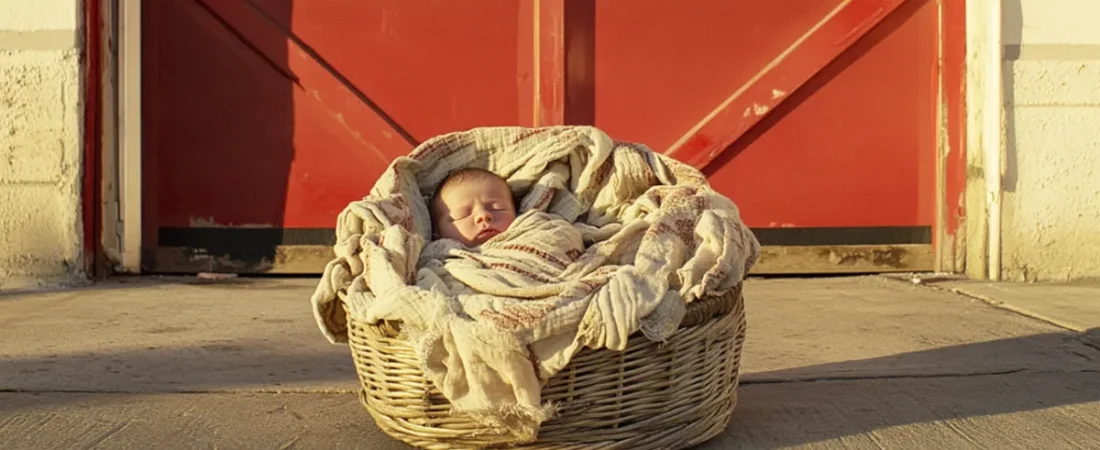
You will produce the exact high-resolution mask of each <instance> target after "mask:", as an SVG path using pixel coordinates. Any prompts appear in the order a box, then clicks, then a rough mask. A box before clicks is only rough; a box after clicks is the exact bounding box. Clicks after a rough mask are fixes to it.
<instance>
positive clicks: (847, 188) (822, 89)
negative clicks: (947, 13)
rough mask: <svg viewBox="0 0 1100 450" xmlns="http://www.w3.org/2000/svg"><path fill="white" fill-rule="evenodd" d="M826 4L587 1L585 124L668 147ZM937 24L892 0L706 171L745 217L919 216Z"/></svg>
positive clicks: (929, 147) (915, 3)
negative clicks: (590, 85) (593, 28)
mask: <svg viewBox="0 0 1100 450" xmlns="http://www.w3.org/2000/svg"><path fill="white" fill-rule="evenodd" d="M838 4H839V2H830V3H827V2H805V1H799V0H785V1H778V2H752V3H748V2H706V1H703V0H697V1H692V2H687V3H685V4H683V5H681V6H682V7H675V6H673V5H672V4H671V3H669V2H663V1H659V0H637V1H634V2H631V3H630V4H629V7H627V6H625V5H621V4H618V3H614V2H610V3H597V5H599V9H598V11H597V17H599V20H600V28H599V30H598V33H597V49H596V54H597V55H599V65H598V66H597V86H599V90H598V91H597V99H596V105H597V109H596V117H597V121H596V123H597V125H598V126H600V127H601V128H603V129H605V130H607V131H608V132H609V133H610V134H611V135H613V136H616V137H617V138H619V139H625V140H633V141H638V142H644V143H646V144H647V145H649V146H650V147H651V148H654V149H656V150H658V151H661V150H664V149H667V148H669V147H671V146H672V144H673V143H674V142H675V141H676V140H677V139H678V138H679V137H681V136H683V135H684V134H685V133H686V132H687V131H688V130H689V129H690V128H691V127H692V126H693V125H694V124H695V123H697V122H698V120H699V118H700V117H702V116H704V115H705V114H706V113H707V112H708V111H710V110H712V109H713V107H714V105H715V104H716V99H720V98H725V96H727V95H729V92H730V91H731V90H732V88H731V86H740V85H744V84H747V83H748V81H749V80H751V79H752V77H753V76H754V75H755V74H756V73H758V72H759V70H760V68H761V67H763V66H765V65H766V64H767V63H768V62H769V61H772V60H773V59H775V55H776V54H778V53H779V52H781V51H782V50H783V49H785V48H787V47H788V46H789V44H790V43H791V42H794V41H795V40H796V39H797V37H798V36H800V35H802V34H804V33H805V31H806V30H807V29H809V28H810V27H811V26H812V25H813V24H815V23H817V22H819V21H820V19H821V18H822V17H825V16H826V15H827V14H828V11H830V10H832V9H833V8H835V7H836V6H837V5H838ZM647 17H661V18H662V19H661V21H662V22H661V23H663V24H664V28H662V29H663V30H675V32H655V31H654V32H638V31H637V30H638V24H639V23H645V18H647ZM852 21H853V23H862V22H861V21H860V20H858V19H857V18H854V17H853V18H852ZM937 26H938V25H937V12H936V5H935V2H934V1H930V0H908V1H906V2H904V3H903V4H902V5H901V6H899V7H898V8H897V9H896V10H895V11H894V13H892V14H890V15H888V16H887V17H886V18H885V19H883V20H882V21H881V22H880V24H879V25H878V26H877V27H875V28H873V29H872V30H871V31H870V32H869V33H867V34H866V35H864V36H863V37H862V38H861V39H858V40H856V41H855V42H854V43H852V44H851V45H850V46H849V47H848V50H847V51H845V52H843V53H841V54H840V55H839V56H838V57H837V58H835V59H834V60H833V61H832V62H831V63H830V64H828V65H827V66H826V67H825V68H823V69H821V70H820V71H818V72H817V73H816V74H815V75H814V76H813V77H811V78H810V80H808V81H807V82H806V83H803V85H802V86H801V88H799V89H797V90H795V91H793V92H791V93H788V94H787V96H788V98H787V99H786V100H785V101H784V102H782V103H780V104H779V105H778V106H776V107H775V108H773V109H771V110H770V111H769V113H768V114H766V115H765V116H764V117H763V118H762V119H761V120H760V122H758V123H757V124H756V125H755V126H754V127H752V128H751V129H750V130H748V131H747V132H746V133H745V134H744V135H743V136H742V137H741V138H740V139H738V140H737V141H736V142H735V143H734V144H733V145H731V146H729V147H727V148H725V150H724V151H723V152H721V153H720V154H719V155H718V156H717V158H716V159H715V160H713V161H712V162H711V164H709V165H707V166H706V167H705V169H704V172H705V173H707V174H708V175H709V176H710V179H711V182H712V183H713V185H714V186H715V187H716V188H717V189H718V190H720V191H721V192H723V193H724V194H726V195H729V196H730V197H732V198H733V199H734V200H735V201H736V202H737V203H738V205H739V206H740V208H741V213H742V216H743V217H744V219H745V220H746V222H747V223H748V224H749V225H750V226H753V227H792V226H793V227H826V226H931V225H932V224H933V222H934V214H935V177H934V173H935V154H936V133H937V130H938V127H937V126H936V124H935V107H936V104H937V99H936V96H935V90H934V84H933V83H934V81H935V78H936V66H937V59H936V58H937V56H936V51H935V50H936V45H937V44H936V43H937V38H938V37H937ZM643 29H644V28H643ZM631 30H634V32H630V31H631ZM719 30H720V32H719ZM847 36H848V35H847V34H845V37H847ZM716 140H717V138H716ZM681 156H682V154H678V155H677V157H681Z"/></svg>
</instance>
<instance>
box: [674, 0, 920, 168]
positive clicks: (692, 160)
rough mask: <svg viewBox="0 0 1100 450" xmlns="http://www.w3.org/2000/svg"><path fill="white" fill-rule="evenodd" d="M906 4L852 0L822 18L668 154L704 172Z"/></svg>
mask: <svg viewBox="0 0 1100 450" xmlns="http://www.w3.org/2000/svg"><path fill="white" fill-rule="evenodd" d="M903 1H904V0H850V1H847V2H842V3H841V4H839V5H837V6H836V7H835V8H834V9H832V10H831V11H828V12H827V13H826V14H825V15H823V16H822V17H820V18H819V19H818V21H817V22H816V23H814V24H812V25H810V27H809V28H808V29H807V30H804V31H802V32H801V34H800V35H798V37H797V38H796V39H794V40H792V41H789V42H787V41H780V42H783V43H784V44H786V45H787V47H786V48H784V49H783V50H781V51H780V52H779V53H778V54H776V55H774V56H772V58H771V59H770V60H769V61H768V62H767V63H766V64H764V65H763V66H762V67H759V68H757V72H756V73H755V74H754V75H753V76H752V78H750V79H749V80H748V81H747V82H745V83H744V84H741V85H740V86H737V87H736V89H735V90H734V91H733V93H732V94H731V95H729V96H728V97H726V98H724V99H722V100H721V102H720V103H719V104H718V106H717V107H716V108H714V109H713V110H711V111H709V112H708V113H707V115H706V116H704V117H702V118H701V120H700V121H699V122H698V123H696V124H695V125H694V126H693V127H692V128H691V130H690V131H688V132H687V133H686V134H684V135H683V136H682V137H681V138H680V139H679V140H678V141H677V142H676V143H674V144H672V146H671V147H669V148H668V149H667V150H665V154H666V155H670V156H676V158H677V159H680V160H681V161H684V162H686V163H688V164H691V165H693V166H695V167H697V168H700V169H702V168H703V167H706V165H707V164H709V163H710V162H711V161H712V160H714V158H715V157H717V156H718V154H719V153H720V152H721V151H722V150H724V149H725V148H726V147H728V146H730V144H733V142H734V141H735V140H737V138H738V137H740V136H741V135H742V134H744V132H745V131H747V130H748V129H749V128H751V127H752V126H753V125H755V124H756V123H757V122H759V121H760V119H761V118H762V117H763V116H764V115H766V114H767V113H768V111H770V110H771V109H772V108H775V107H776V105H778V104H779V103H780V102H782V101H783V100H784V99H786V97H787V96H788V95H789V94H790V93H791V92H794V91H795V90H796V89H798V88H799V87H800V86H802V84H803V83H805V82H806V81H808V80H809V79H810V78H811V77H813V75H814V74H816V73H817V72H818V71H819V70H821V69H822V68H823V67H825V66H826V65H827V64H829V63H830V62H832V61H833V60H834V59H836V58H837V56H839V55H840V54H841V53H843V52H845V51H847V50H848V47H849V46H850V45H851V44H852V42H854V41H856V40H857V39H859V38H860V37H862V36H863V35H864V34H866V33H867V31H868V30H870V29H871V28H872V27H874V26H875V25H877V24H878V23H879V22H880V21H881V20H882V19H883V18H885V17H886V16H887V15H889V14H890V13H891V12H893V11H894V9H895V8H897V7H898V5H900V4H901V3H902V2H903Z"/></svg>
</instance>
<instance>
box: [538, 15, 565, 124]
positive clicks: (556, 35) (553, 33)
mask: <svg viewBox="0 0 1100 450" xmlns="http://www.w3.org/2000/svg"><path fill="white" fill-rule="evenodd" d="M565 2H566V0H534V8H533V10H534V13H535V16H534V18H533V20H534V29H533V30H532V31H533V32H534V39H535V42H536V45H537V47H536V49H535V54H534V61H535V70H534V71H533V72H532V75H534V78H535V81H534V83H535V100H536V104H535V109H534V111H533V112H534V114H535V120H534V122H535V125H536V126H545V125H561V124H564V123H565V33H566V28H565Z"/></svg>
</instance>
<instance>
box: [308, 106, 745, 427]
mask: <svg viewBox="0 0 1100 450" xmlns="http://www.w3.org/2000/svg"><path fill="white" fill-rule="evenodd" d="M464 167H480V168H486V169H488V170H490V171H493V172H495V173H497V174H499V175H501V176H502V177H504V178H505V179H506V180H507V181H508V184H509V185H510V187H511V188H512V190H513V192H514V193H515V194H516V195H517V198H518V199H520V203H519V205H517V206H518V210H519V211H520V216H519V217H517V219H516V221H515V222H514V223H513V224H512V225H511V227H510V228H509V229H508V230H506V231H505V232H504V233H501V234H499V235H497V236H494V237H493V238H492V239H490V240H489V241H487V242H485V243H484V244H482V245H481V246H480V247H477V248H465V247H464V246H462V245H461V244H459V243H458V242H456V241H453V240H447V239H443V240H438V241H433V242H427V240H428V238H429V237H430V236H431V217H430V215H429V212H428V207H427V200H426V198H427V197H429V196H430V195H431V193H432V192H433V190H434V189H435V187H436V186H437V185H438V184H439V183H440V182H441V181H442V180H443V178H444V177H446V176H447V174H449V173H450V172H451V171H453V170H456V169H459V168H464ZM336 234H337V244H336V246H335V253H336V258H335V259H333V260H332V261H331V262H330V263H329V264H328V265H327V266H326V267H325V271H324V274H323V277H322V279H321V282H320V283H319V284H318V286H317V289H316V291H315V292H314V294H313V297H312V303H313V310H314V315H315V317H316V319H317V321H318V325H319V326H320V328H321V330H322V332H323V333H324V334H325V336H326V337H327V338H328V339H329V340H330V341H332V342H346V339H347V334H346V333H347V329H346V318H345V314H351V315H352V316H354V317H356V318H357V319H359V320H365V321H369V322H376V321H380V320H400V321H402V322H403V328H402V329H403V332H404V333H406V336H407V338H408V339H410V340H411V342H412V343H413V345H414V347H415V348H416V349H417V352H418V356H419V357H420V360H421V362H422V366H423V370H424V372H425V375H426V376H428V378H429V379H430V380H431V381H432V382H433V383H434V384H435V385H436V386H438V387H439V389H440V391H442V393H443V394H444V396H446V397H447V399H448V401H450V402H451V404H452V406H453V408H454V410H455V411H460V412H464V413H468V414H471V415H472V416H473V417H475V418H477V419H479V420H480V421H481V422H482V423H484V424H486V425H487V426H489V427H491V428H493V429H494V430H495V431H497V432H506V433H511V434H513V435H514V436H515V437H516V439H517V441H520V442H522V441H530V440H533V439H534V438H535V437H536V436H537V430H538V425H539V424H540V423H541V422H543V421H544V420H546V419H548V418H549V417H551V416H552V414H553V409H552V406H551V405H543V404H541V400H540V393H541V387H542V385H543V384H544V383H545V381H547V380H548V379H549V378H550V377H552V376H553V375H554V374H556V373H557V372H558V371H559V370H561V369H562V368H563V367H564V366H565V365H566V364H568V363H569V360H570V358H571V357H572V356H573V355H574V354H575V353H576V352H577V351H579V350H580V349H581V348H583V347H585V346H587V347H592V348H608V349H612V350H622V349H624V348H625V347H626V343H627V339H628V337H629V336H630V335H631V334H632V333H634V332H635V331H639V330H640V331H642V332H643V333H644V335H645V336H647V337H648V338H650V339H654V340H663V339H666V338H668V337H669V336H671V335H672V334H673V333H675V331H676V330H677V328H678V326H679V323H680V320H681V319H682V318H683V315H684V311H685V305H686V304H687V303H690V302H692V301H694V300H696V299H698V298H700V297H702V296H705V295H720V294H722V293H724V292H726V291H727V290H729V289H731V288H733V287H734V286H736V285H737V284H738V283H740V282H741V281H742V280H743V279H744V277H745V276H746V274H747V273H748V272H749V270H750V269H751V267H752V266H753V264H754V263H755V262H756V259H757V257H758V255H759V243H758V242H757V241H756V239H755V237H754V236H753V235H752V233H751V232H750V231H749V230H748V228H747V227H745V226H744V225H743V224H742V223H741V220H740V216H739V213H738V210H737V207H736V206H735V205H734V204H733V202H731V201H730V200H729V199H727V198H725V197H723V196H722V195H720V194H718V193H716V192H715V191H713V190H712V189H711V188H710V187H709V185H708V184H707V182H706V179H705V178H704V177H703V175H702V174H701V173H699V172H698V171H697V170H695V169H693V168H691V167H689V166H687V165H684V164H682V163H680V162H678V161H676V160H673V159H671V158H667V157H664V156H662V155H659V154H656V153H653V152H651V151H649V150H648V149H647V148H645V147H644V146H641V145H638V144H631V143H624V142H617V141H613V140H612V139H611V138H610V137H608V136H607V135H606V134H604V133H603V132H602V131H600V130H598V129H596V128H593V127H583V126H577V127H572V126H563V127H546V128H534V129H531V128H518V127H492V128H479V129H474V130H470V131H464V132H457V133H451V134H446V135H442V136H439V137H436V138H433V139H431V140H429V141H427V142H425V143H423V144H421V145H420V146H418V147H417V148H416V150H414V151H413V152H412V153H411V154H410V155H409V156H407V157H401V158H398V159H396V160H394V162H393V163H392V164H391V165H390V167H389V169H388V170H387V171H386V172H385V173H384V174H383V176H382V177H381V178H380V179H379V180H378V182H377V183H376V184H375V186H374V188H373V189H372V190H371V192H370V194H369V195H368V196H367V197H366V198H364V199H363V200H361V201H357V202H353V203H351V204H350V205H348V207H347V208H346V209H345V210H344V211H343V212H342V213H341V214H340V216H339V218H338V221H337V228H336ZM340 292H343V293H344V301H340V300H339V298H338V293H340Z"/></svg>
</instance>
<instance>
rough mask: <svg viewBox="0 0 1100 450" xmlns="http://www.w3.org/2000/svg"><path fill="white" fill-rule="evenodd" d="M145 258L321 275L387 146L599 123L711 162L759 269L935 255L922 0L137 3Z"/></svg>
mask: <svg viewBox="0 0 1100 450" xmlns="http://www.w3.org/2000/svg"><path fill="white" fill-rule="evenodd" d="M143 7H144V11H143V14H144V15H145V16H144V22H143V27H144V37H143V41H144V48H143V64H144V67H143V71H144V72H143V74H144V75H143V86H144V88H143V89H144V96H143V99H144V100H143V101H144V113H143V120H144V126H145V133H144V139H145V141H144V153H145V158H144V164H145V165H144V167H143V174H144V183H145V196H144V208H145V209H144V211H145V224H144V236H145V242H144V244H145V253H144V256H143V265H144V269H145V270H147V271H150V272H185V273H186V272H195V271H229V272H239V273H259V272H275V273H315V272H319V271H320V270H321V269H322V268H323V266H324V264H325V262H327V261H328V259H329V258H330V254H331V250H330V247H329V246H330V245H331V244H332V243H333V242H332V241H333V232H332V226H333V223H334V220H335V217H336V215H337V213H338V212H339V211H340V210H341V209H342V208H343V207H344V206H345V205H346V204H347V203H348V202H349V201H352V200H355V199H358V198H361V197H362V196H363V195H364V194H365V193H366V192H367V190H368V189H369V188H370V186H371V185H372V183H373V181H374V179H375V178H376V177H377V176H378V175H379V174H380V173H381V172H382V171H383V170H384V169H385V167H386V165H387V164H388V162H389V161H390V160H391V159H392V158H393V157H395V156H397V155H401V154H404V153H407V152H408V151H409V150H411V149H412V147H413V146H414V145H415V144H416V143H417V142H420V141H423V140H425V139H427V138H429V137H431V136H433V135H437V134H441V133H446V132H450V131H455V130H461V129H468V128H472V127H477V126H487V125H541V124H557V123H568V124H589V123H591V124H595V125H596V126H599V127H601V128H602V129H604V130H605V131H607V132H608V133H609V134H611V135H612V136H614V137H616V138H617V139H622V140H630V141H637V142H643V143H645V144H647V145H649V146H650V147H651V148H653V149H654V150H656V151H660V152H665V153H668V154H671V155H673V156H675V157H677V158H679V159H681V160H683V161H686V162H689V163H691V164H693V165H695V166H696V167H699V168H701V169H702V170H704V171H705V172H706V173H707V174H708V175H709V176H710V178H711V180H712V183H713V184H714V185H715V186H716V187H717V188H718V189H719V190H720V191H722V192H723V193H725V194H727V195H729V196H730V197H732V198H733V199H734V200H735V201H736V202H737V203H738V204H739V206H740V207H741V208H742V214H743V217H744V219H745V221H746V222H747V223H748V225H750V226H751V227H753V228H754V230H755V231H756V232H757V235H758V237H759V238H760V240H761V242H762V243H763V244H764V245H765V255H764V257H763V259H762V261H761V265H760V267H759V268H758V272H787V273H790V272H881V271H894V270H928V269H931V268H932V265H933V259H934V258H933V251H932V245H931V243H932V225H933V222H934V216H935V210H936V202H935V198H936V182H935V179H936V154H937V134H936V133H937V129H938V126H937V125H936V124H937V113H936V111H937V108H938V105H939V103H938V94H937V89H938V87H939V85H938V84H937V80H938V77H939V73H938V72H937V61H939V58H940V55H939V54H938V39H939V36H940V29H939V26H940V25H939V14H938V8H939V5H938V3H937V2H936V1H935V0H829V1H821V0H774V1H771V2H760V1H749V0H735V1H729V0H693V1H679V2H670V1H667V0H630V1H626V0H622V1H612V0H601V1H587V0H576V1H573V0H522V1H517V0H476V1H474V0H467V1H462V2H454V1H447V0H431V1H418V2H407V1H399V0H389V1H382V0H369V1H368V0H363V1H357V2H348V1H336V0H308V1H306V0H298V1H292V0H224V1H223V0H217V1H215V0H171V1H158V2H146V3H145V4H144V5H143Z"/></svg>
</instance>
